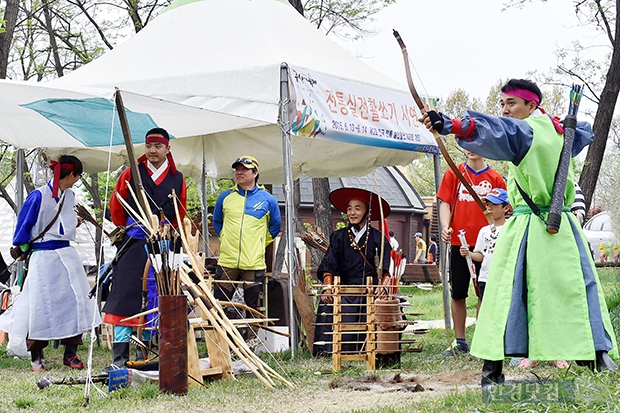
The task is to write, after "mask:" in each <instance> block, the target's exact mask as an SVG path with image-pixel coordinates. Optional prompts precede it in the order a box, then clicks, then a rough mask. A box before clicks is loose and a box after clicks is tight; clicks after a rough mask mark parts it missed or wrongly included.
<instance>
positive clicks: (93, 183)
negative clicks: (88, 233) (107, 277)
mask: <svg viewBox="0 0 620 413" xmlns="http://www.w3.org/2000/svg"><path fill="white" fill-rule="evenodd" d="M88 177H89V178H90V182H89V181H88V180H86V179H82V184H84V186H85V187H86V190H87V191H88V193H89V194H90V197H91V199H92V200H93V204H92V209H93V210H94V211H95V219H97V221H99V222H103V203H102V202H101V195H100V193H99V175H98V174H96V173H94V174H88ZM102 236H103V233H102V231H101V228H98V227H97V228H96V229H95V239H94V241H95V259H96V261H97V265H100V264H102V262H101V257H102V256H103V257H105V254H103V250H102V245H101V239H102Z"/></svg>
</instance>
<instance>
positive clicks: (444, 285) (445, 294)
mask: <svg viewBox="0 0 620 413" xmlns="http://www.w3.org/2000/svg"><path fill="white" fill-rule="evenodd" d="M394 37H396V41H397V42H398V45H399V46H400V50H401V51H402V52H403V59H404V60H405V74H406V75H407V84H408V85H409V91H410V92H411V96H413V100H414V101H415V103H416V105H417V106H418V108H420V111H421V113H422V115H424V114H425V113H426V106H425V105H424V102H423V101H422V99H421V98H420V95H418V91H417V90H416V88H415V86H414V84H413V79H412V77H411V68H410V67H409V54H408V53H407V46H405V42H403V39H402V38H401V37H400V34H398V32H397V31H396V30H394ZM432 132H433V136H434V137H435V141H437V146H439V150H440V151H441V154H442V155H443V157H444V158H445V160H446V162H447V163H448V166H449V167H450V169H452V172H454V174H455V175H456V177H457V178H458V179H459V181H461V183H462V184H463V185H464V186H465V188H467V191H469V193H470V195H471V196H472V198H473V199H474V201H476V204H478V206H479V207H480V209H482V212H483V213H484V216H485V217H486V219H487V221H488V222H489V225H491V228H495V227H494V225H493V218H492V217H491V214H490V213H489V211H487V209H486V207H485V206H484V204H483V203H482V200H481V199H480V197H479V196H478V194H477V193H476V191H474V189H473V188H472V187H471V185H470V184H469V182H467V179H465V177H464V176H463V174H462V173H461V171H459V168H458V167H457V166H456V165H455V164H454V161H453V160H452V157H451V156H450V154H449V153H448V151H447V150H446V147H445V146H444V144H443V141H442V140H441V136H439V133H437V131H436V130H434V129H433V130H432ZM444 251H445V252H444V255H445V256H444V257H442V266H441V267H442V273H441V284H442V289H443V294H442V295H443V308H444V311H443V312H444V327H445V330H446V337H447V338H448V343H449V344H450V350H451V351H452V355H453V356H454V357H455V358H456V353H455V352H454V348H453V346H452V340H451V336H450V321H451V319H450V306H449V305H448V304H449V303H448V301H449V297H448V279H447V270H448V265H447V258H448V256H449V252H448V248H445V249H444Z"/></svg>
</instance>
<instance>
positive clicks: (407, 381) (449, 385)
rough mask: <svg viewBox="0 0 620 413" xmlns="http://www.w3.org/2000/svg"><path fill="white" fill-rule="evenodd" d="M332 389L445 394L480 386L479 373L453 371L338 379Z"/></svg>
mask: <svg viewBox="0 0 620 413" xmlns="http://www.w3.org/2000/svg"><path fill="white" fill-rule="evenodd" d="M329 386H330V387H331V388H332V389H335V388H340V389H351V390H357V391H371V392H376V393H385V392H393V391H409V392H415V393H417V392H426V391H436V392H445V391H450V390H456V389H458V388H463V387H465V388H475V387H478V386H480V372H479V371H476V372H474V371H455V372H449V373H444V374H438V375H422V374H411V375H406V374H401V373H395V374H388V375H384V376H375V375H370V376H364V377H361V378H339V379H334V380H332V381H331V382H330V383H329Z"/></svg>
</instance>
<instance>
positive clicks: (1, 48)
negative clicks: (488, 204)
mask: <svg viewBox="0 0 620 413" xmlns="http://www.w3.org/2000/svg"><path fill="white" fill-rule="evenodd" d="M18 11H19V0H6V6H5V7H4V17H3V18H2V20H4V22H5V24H4V28H5V31H4V33H0V79H6V73H7V70H8V66H9V52H10V51H11V43H12V42H13V32H14V30H15V23H16V22H17V12H18Z"/></svg>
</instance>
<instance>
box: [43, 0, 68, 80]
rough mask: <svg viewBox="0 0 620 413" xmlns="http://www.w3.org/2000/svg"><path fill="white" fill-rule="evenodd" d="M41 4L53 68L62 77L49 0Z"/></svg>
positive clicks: (62, 72) (62, 71) (62, 70)
mask: <svg viewBox="0 0 620 413" xmlns="http://www.w3.org/2000/svg"><path fill="white" fill-rule="evenodd" d="M42 6H43V15H44V16H45V30H46V31H47V35H48V37H49V41H50V47H51V49H52V56H53V58H54V70H55V71H56V74H57V75H58V77H62V76H63V75H64V69H63V66H62V63H61V62H60V55H59V54H58V43H57V42H56V33H55V32H54V27H53V21H52V14H51V12H50V7H49V6H50V4H49V0H44V1H43V4H42Z"/></svg>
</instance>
